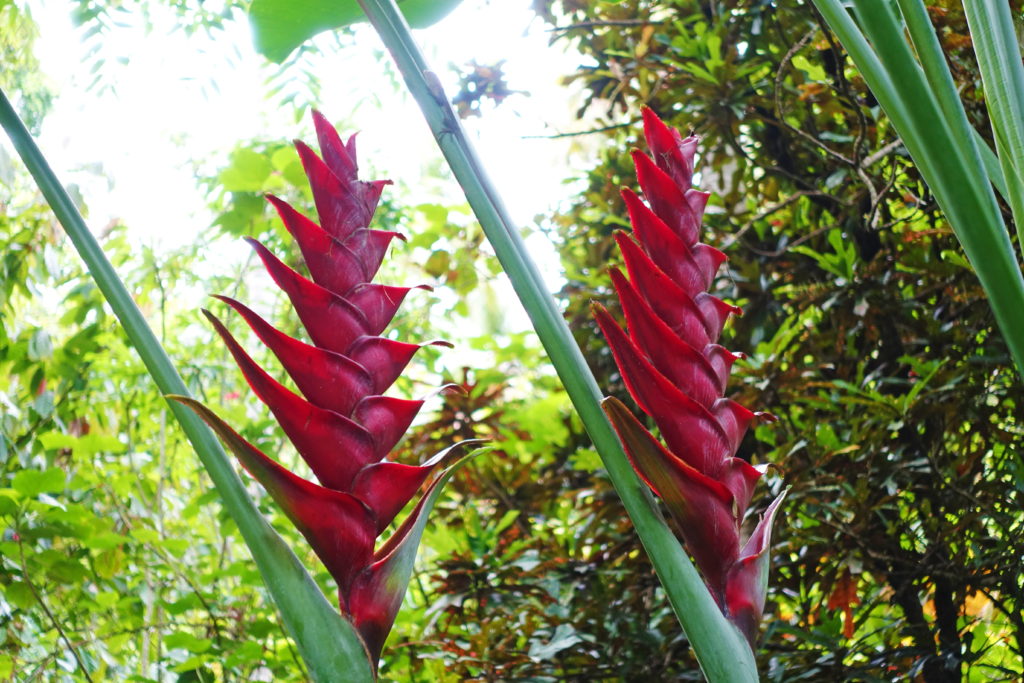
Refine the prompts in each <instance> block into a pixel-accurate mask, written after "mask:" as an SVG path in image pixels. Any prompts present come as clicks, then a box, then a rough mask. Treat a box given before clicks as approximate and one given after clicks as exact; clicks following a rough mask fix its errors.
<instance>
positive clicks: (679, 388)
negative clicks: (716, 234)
mask: <svg viewBox="0 0 1024 683" xmlns="http://www.w3.org/2000/svg"><path fill="white" fill-rule="evenodd" d="M643 117H644V134H645V136H646V138H647V145H648V147H649V148H650V150H651V155H652V156H653V160H652V157H650V156H647V155H646V154H644V153H643V152H640V151H634V152H633V160H634V163H635V164H636V173H637V178H638V180H639V182H640V188H641V189H642V190H643V193H644V196H645V197H646V198H647V202H648V204H649V206H648V204H645V203H644V202H643V201H642V200H641V199H640V198H639V197H638V196H637V195H636V193H634V192H633V191H632V190H629V189H624V190H623V191H622V197H623V199H624V200H625V202H626V207H627V208H628V210H629V219H630V223H631V224H632V226H633V237H630V236H628V235H626V234H625V233H622V232H620V233H616V235H615V241H616V242H617V243H618V245H619V248H620V249H621V250H622V254H623V257H624V259H625V262H626V268H627V269H628V271H629V275H630V279H628V280H627V279H626V278H625V276H623V275H622V272H621V271H620V270H618V269H616V268H613V269H612V270H611V277H612V281H613V282H614V283H615V291H616V292H617V293H618V296H619V302H620V303H621V305H622V309H623V312H624V313H625V316H626V322H627V324H628V326H629V334H627V333H626V332H625V331H623V329H622V328H621V327H620V326H619V324H618V323H617V322H616V321H615V319H614V318H613V317H612V315H611V314H610V313H609V312H608V310H607V309H606V308H604V306H602V305H601V304H595V305H594V317H595V318H596V319H597V323H598V325H599V326H600V327H601V330H602V331H603V332H604V336H605V338H606V339H607V340H608V344H609V346H611V349H612V353H613V354H614V356H615V362H616V364H617V365H618V367H619V372H620V373H621V374H622V378H623V381H624V382H625V383H626V387H627V388H628V389H629V393H630V395H631V396H632V397H633V398H634V400H636V402H637V404H638V405H639V406H640V408H641V409H642V410H643V411H644V412H645V413H647V415H649V416H650V417H651V418H653V420H654V423H655V424H656V425H657V426H658V429H659V431H660V432H661V434H662V436H663V438H664V439H665V441H666V443H667V445H668V448H667V449H666V448H665V447H664V446H662V445H661V444H660V443H658V441H657V439H656V438H655V437H654V435H653V434H651V433H650V432H649V431H648V430H647V428H646V427H644V426H643V424H642V423H641V422H640V421H639V420H638V419H637V418H636V417H635V416H634V415H633V413H631V412H630V411H629V409H628V408H627V407H626V406H625V405H624V404H623V403H622V402H621V401H619V400H618V399H616V398H614V397H610V398H607V399H605V401H604V404H603V406H604V410H605V412H606V413H607V414H608V418H609V419H610V420H611V423H612V425H614V427H615V431H616V432H617V433H618V435H619V439H621V440H622V444H623V445H624V446H625V448H626V453H627V454H628V455H629V458H630V462H631V463H632V464H633V467H634V468H635V469H636V471H637V474H639V475H640V477H641V478H642V479H643V480H644V481H645V482H646V483H647V485H648V486H650V487H651V489H652V490H653V491H654V492H655V493H657V494H658V496H659V497H660V498H661V499H662V500H663V501H665V504H666V507H667V508H668V510H669V512H670V513H671V515H672V519H673V521H674V522H675V524H676V528H677V529H678V531H679V533H680V534H681V535H682V537H683V538H684V539H685V540H686V546H687V548H688V549H689V551H690V554H691V555H692V556H693V558H694V560H695V561H696V563H697V567H698V568H699V569H700V571H701V574H702V575H703V577H704V582H705V583H706V584H707V586H708V589H709V590H710V591H711V595H712V596H714V598H715V602H716V603H717V604H718V606H719V608H721V610H722V612H723V613H724V614H725V616H726V617H728V619H729V620H730V621H731V622H732V623H733V624H735V625H736V627H737V628H738V629H739V630H740V631H741V632H742V633H743V635H744V636H745V637H746V639H747V641H748V642H749V643H750V645H751V647H754V646H755V644H756V641H757V634H758V627H759V624H760V622H761V613H762V611H763V610H764V602H765V597H766V595H767V591H768V567H769V559H768V548H769V544H770V542H771V528H772V523H773V521H774V518H775V512H776V510H777V509H778V507H779V504H780V503H781V502H782V499H783V496H782V495H780V496H779V497H777V498H776V499H775V502H773V503H772V504H771V505H769V506H768V509H767V511H766V512H765V513H764V516H763V517H762V519H761V521H760V522H759V523H758V524H757V526H756V527H755V528H754V530H753V531H752V532H751V533H750V536H749V538H748V539H746V540H745V541H743V542H741V540H740V538H741V531H742V526H743V523H744V517H745V515H746V512H747V506H748V505H749V504H750V499H751V497H752V496H753V493H754V486H755V485H756V484H757V482H758V480H759V479H760V478H761V475H762V474H763V472H764V468H763V466H762V467H761V468H755V467H754V466H752V465H751V464H750V463H748V462H747V461H745V460H743V459H741V458H737V457H736V450H737V449H738V448H739V445H740V442H741V441H742V439H743V435H744V433H745V432H746V431H747V427H748V426H749V425H750V423H751V422H752V421H755V420H758V419H762V420H764V419H768V420H774V419H775V418H774V417H773V416H771V415H769V414H767V413H753V412H751V411H750V410H748V409H747V408H745V407H743V406H742V405H740V404H739V403H737V402H735V401H733V400H731V399H727V398H725V397H724V393H725V386H726V382H727V380H728V378H729V371H730V370H731V369H732V365H733V363H734V362H735V361H736V360H737V359H739V358H740V356H738V355H736V354H734V353H732V352H730V351H728V350H726V349H725V347H723V346H721V345H719V344H718V343H717V342H718V338H719V336H720V335H721V333H722V328H723V327H724V326H725V323H726V321H727V319H728V317H729V315H730V314H734V313H740V312H741V311H740V310H739V309H738V308H736V307H735V306H730V305H728V304H726V303H725V302H723V301H722V300H721V299H719V298H717V297H715V296H712V295H711V294H709V293H708V291H707V290H708V289H709V288H710V287H711V285H712V283H713V282H714V280H715V274H716V273H717V272H718V268H719V266H721V265H722V263H723V261H725V254H723V253H722V252H720V251H719V250H717V249H715V248H714V247H709V246H708V245H706V244H704V243H702V242H700V241H699V240H700V230H701V223H702V220H703V216H704V208H705V206H706V205H707V201H708V197H709V195H708V193H706V192H700V191H698V190H695V189H693V188H692V187H691V186H692V184H693V173H694V155H695V153H696V150H697V138H696V137H694V136H690V137H687V138H686V139H683V138H682V137H681V136H680V135H679V131H677V130H675V129H670V128H669V127H668V126H666V125H665V124H664V123H663V122H662V121H661V119H659V118H658V117H657V115H656V114H655V113H654V112H653V111H651V110H650V109H644V110H643Z"/></svg>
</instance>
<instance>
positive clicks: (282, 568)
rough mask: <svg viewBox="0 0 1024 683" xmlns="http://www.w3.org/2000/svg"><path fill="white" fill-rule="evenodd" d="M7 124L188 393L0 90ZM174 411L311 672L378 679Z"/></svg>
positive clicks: (108, 294) (208, 442)
mask: <svg viewBox="0 0 1024 683" xmlns="http://www.w3.org/2000/svg"><path fill="white" fill-rule="evenodd" d="M0 125H2V126H3V127H4V129H5V130H6V131H7V134H8V135H9V136H10V138H11V142H13V143H14V147H15V149H16V150H17V151H18V154H19V155H20V156H21V158H22V160H23V161H24V162H25V165H26V166H27V167H28V169H29V172H31V173H32V176H33V177H34V178H35V180H36V184H38V186H39V189H40V190H41V191H42V193H43V196H44V197H45V198H46V201H47V202H48V203H49V205H50V208H51V209H53V212H54V214H56V216H57V220H59V221H60V223H61V225H62V226H64V230H65V231H66V232H67V234H68V237H70V238H71V241H72V243H73V244H74V245H75V248H76V249H77V250H78V253H79V254H80V255H81V257H82V260H83V261H85V263H86V265H87V266H88V268H89V272H90V273H91V274H92V277H93V279H94V280H95V281H96V284H97V285H98V286H99V288H100V290H101V291H102V292H103V296H104V297H105V298H106V300H107V302H108V303H109V304H110V307H111V308H112V309H113V311H114V314H115V315H116V316H117V317H118V319H119V320H120V321H121V324H122V325H123V326H124V330H125V333H126V335H127V336H128V339H129V341H130V342H131V343H132V346H134V347H135V348H136V349H137V350H138V352H139V356H141V357H142V361H143V363H145V365H146V369H147V370H148V371H149V374H150V375H152V377H153V380H154V381H155V382H156V384H157V387H159V389H160V391H161V392H162V393H164V394H165V395H169V394H178V395H183V396H187V395H188V389H187V388H186V387H185V383H184V382H183V381H182V380H181V377H180V376H179V375H178V372H177V371H176V370H175V369H174V366H173V365H172V364H171V361H170V359H169V358H168V357H167V354H166V353H165V352H164V350H163V347H161V346H160V342H159V341H157V338H156V336H155V335H154V334H153V331H152V330H151V329H150V328H149V325H148V324H147V323H146V320H145V318H144V317H143V316H142V313H141V312H140V311H139V309H138V307H137V306H136V305H135V302H134V301H133V300H132V298H131V295H130V294H129V293H128V290H126V289H125V287H124V284H123V283H122V282H121V280H120V279H119V278H118V276H117V273H116V272H114V268H113V266H112V265H111V264H110V261H108V260H107V257H106V256H105V255H104V254H103V250H102V248H101V247H100V245H99V244H98V243H97V242H96V239H95V238H94V237H93V235H92V233H91V232H90V231H89V228H88V227H87V226H86V224H85V221H84V220H83V219H82V216H81V214H80V213H79V212H78V209H76V208H75V205H74V203H73V202H72V201H71V198H70V197H69V196H68V194H67V192H65V190H64V187H63V186H62V185H61V184H60V182H59V181H58V180H57V177H56V175H54V173H53V171H52V170H51V169H50V166H49V164H47V162H46V159H45V158H44V157H43V155H42V153H41V152H40V151H39V148H38V147H37V146H36V144H35V142H34V141H33V140H32V137H31V135H30V134H29V132H28V131H27V130H26V129H25V126H24V124H23V123H22V122H21V120H20V119H19V118H18V115H17V113H16V112H15V111H14V108H13V107H12V106H11V104H10V102H9V101H8V100H7V97H6V95H5V94H4V93H3V91H0ZM170 408H171V412H172V413H173V414H174V416H175V417H176V418H177V420H178V422H179V423H181V427H182V429H183V430H184V431H185V435H186V436H187V437H188V439H189V441H191V442H192V445H193V446H194V447H195V449H196V453H197V454H198V455H199V458H200V460H201V461H202V463H203V466H204V467H206V471H207V472H208V473H209V475H210V479H212V480H213V483H214V485H215V486H216V487H217V492H218V493H220V496H221V500H223V502H224V507H225V508H227V510H228V512H229V513H230V514H231V517H232V518H233V519H234V520H235V523H236V524H237V525H238V529H239V531H240V532H241V533H242V537H243V538H244V539H245V542H246V544H248V546H249V549H250V551H251V552H252V555H253V558H254V559H255V560H256V566H257V567H259V570H260V573H261V574H262V576H263V581H264V582H265V583H266V585H267V588H268V589H269V590H270V594H271V596H273V598H274V601H275V602H276V603H277V606H278V609H280V610H281V616H282V617H283V619H284V623H285V626H286V627H287V629H288V632H289V633H290V634H291V635H292V637H293V638H294V639H295V642H296V644H297V646H298V648H299V652H300V654H301V655H302V658H303V659H304V660H305V662H306V664H307V666H308V667H309V673H310V675H311V676H312V677H313V679H314V680H316V681H320V682H322V683H326V682H328V681H330V682H331V683H333V682H335V681H338V682H342V681H345V682H349V681H350V682H352V683H368V682H370V681H372V680H373V679H374V676H373V672H372V671H371V669H370V664H369V660H368V658H367V656H366V652H365V651H364V649H363V646H362V643H361V641H360V639H359V637H358V635H356V632H355V629H353V627H352V625H351V624H350V623H349V622H348V621H346V620H345V619H344V618H343V617H342V616H341V615H340V614H339V613H338V612H337V610H335V608H334V606H333V605H331V604H330V603H329V602H328V601H327V599H326V598H325V597H324V595H323V593H322V592H321V591H320V589H319V587H318V586H317V585H316V583H315V582H314V581H313V579H312V578H311V577H310V576H309V574H308V573H307V572H306V570H305V569H304V568H303V566H302V564H301V563H300V562H299V560H298V558H296V557H295V555H294V554H293V553H292V551H291V550H290V549H289V548H288V546H287V545H286V544H285V542H284V540H283V539H282V538H281V537H280V536H279V535H278V534H277V532H276V531H274V530H273V528H271V526H270V525H269V524H267V522H266V520H264V519H263V516H262V515H260V513H259V511H258V510H257V509H256V506H255V505H254V504H253V502H252V500H251V499H250V498H249V496H248V495H247V494H246V492H245V488H244V487H243V486H242V482H241V480H240V479H239V478H238V475H236V474H235V470H234V469H233V468H232V467H231V464H230V462H229V460H228V458H227V456H226V455H225V453H224V451H223V449H222V448H221V446H220V442H218V441H217V439H216V437H215V436H214V435H213V434H212V432H211V431H210V429H209V428H208V427H207V426H206V425H205V424H204V423H203V421H202V420H200V419H199V417H198V416H197V415H196V414H195V413H193V412H192V411H191V410H189V409H188V408H186V407H184V406H183V405H180V404H178V403H175V402H170Z"/></svg>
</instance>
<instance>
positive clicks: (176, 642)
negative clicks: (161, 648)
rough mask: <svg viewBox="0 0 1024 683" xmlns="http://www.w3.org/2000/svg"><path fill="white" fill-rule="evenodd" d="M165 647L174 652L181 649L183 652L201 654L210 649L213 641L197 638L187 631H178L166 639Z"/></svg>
mask: <svg viewBox="0 0 1024 683" xmlns="http://www.w3.org/2000/svg"><path fill="white" fill-rule="evenodd" d="M164 645H166V646H167V647H168V648H170V649H172V650H173V649H175V648H181V649H182V650H188V651H189V652H195V653H196V654H201V653H203V652H206V651H207V650H209V649H210V647H211V646H212V645H213V641H211V640H210V639H209V638H196V637H195V636H194V635H192V634H191V633H188V632H186V631H177V632H176V633H172V634H170V635H169V636H167V637H165V638H164Z"/></svg>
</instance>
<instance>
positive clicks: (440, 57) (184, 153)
mask: <svg viewBox="0 0 1024 683" xmlns="http://www.w3.org/2000/svg"><path fill="white" fill-rule="evenodd" d="M27 4H28V6H29V7H30V10H31V12H32V15H33V17H34V18H35V20H36V21H37V23H38V24H39V26H40V30H41V34H42V35H41V38H40V40H39V42H38V44H37V53H38V55H39V57H40V59H41V61H42V66H43V69H44V71H45V72H46V73H47V74H48V76H49V77H50V78H51V79H52V81H53V83H54V85H55V88H56V90H57V92H58V93H59V99H58V100H57V102H56V103H55V106H54V108H53V111H52V114H51V115H50V116H49V117H48V118H47V119H46V121H45V124H44V128H43V132H42V136H41V141H40V142H41V146H42V148H43V151H44V153H45V154H47V156H48V157H49V158H50V160H51V163H52V164H53V165H54V167H55V168H56V170H57V172H58V174H59V175H60V176H61V178H62V179H63V180H64V181H65V182H66V183H67V182H75V183H78V184H79V185H80V186H81V188H82V193H83V195H84V196H85V198H86V201H87V203H88V205H89V207H90V211H91V213H90V215H89V223H90V225H91V227H92V228H93V230H94V231H97V230H99V229H101V228H102V227H103V226H104V225H105V224H107V223H108V222H109V221H110V220H111V219H113V218H115V217H120V218H122V219H123V220H124V221H125V223H126V224H127V225H128V226H129V228H130V230H131V233H132V234H133V235H134V236H136V237H137V238H138V239H140V240H142V241H147V242H152V243H154V244H164V245H168V246H170V245H176V244H182V243H186V242H188V241H189V240H190V239H192V238H193V237H194V236H195V235H196V234H197V233H198V232H199V231H201V230H202V229H203V228H204V227H205V226H206V225H208V224H209V222H210V216H209V215H208V214H207V213H206V212H205V209H204V206H203V202H202V198H201V195H200V193H199V191H198V190H197V189H196V187H195V182H194V178H193V169H192V165H191V164H192V163H193V161H194V160H204V161H206V162H207V163H210V164H212V167H214V168H215V167H217V166H219V165H221V164H223V163H224V162H225V161H226V159H227V153H228V152H229V151H230V149H231V148H232V147H233V146H234V144H235V143H236V142H237V141H240V140H246V139H249V138H253V137H265V138H281V137H284V138H291V137H298V136H302V137H305V138H307V139H309V138H310V137H311V135H310V134H309V132H308V129H309V122H308V116H307V117H303V120H302V121H301V122H300V123H296V122H295V112H294V111H293V110H290V109H281V108H279V107H277V106H276V105H275V104H274V102H273V101H272V100H271V101H269V102H268V101H267V99H266V97H265V93H266V92H267V86H266V80H267V78H268V76H269V75H271V74H273V73H274V68H273V67H268V66H266V65H265V64H264V62H263V59H262V57H260V56H258V55H257V54H256V53H255V52H254V50H253V47H252V44H251V40H250V37H249V32H248V25H247V23H246V22H244V21H242V22H236V23H234V24H233V25H231V26H230V27H229V29H228V30H227V32H224V33H218V34H217V39H216V40H215V41H211V40H210V39H208V38H206V37H205V36H203V35H201V34H200V35H195V36H192V37H188V36H186V35H185V34H184V32H181V31H179V32H177V33H174V32H172V29H173V26H174V17H173V14H172V12H171V11H169V10H166V9H164V8H163V7H161V6H159V5H160V3H150V4H151V5H153V6H154V7H153V8H152V12H151V14H150V16H149V21H150V22H152V24H153V25H154V26H155V28H154V29H153V30H152V31H151V32H149V33H148V34H147V33H146V32H145V31H144V30H143V29H142V27H141V22H142V19H141V18H140V17H139V16H133V15H131V14H126V15H124V16H123V20H124V23H125V25H124V26H123V27H118V28H114V29H112V30H111V31H110V32H109V33H107V34H106V36H105V38H104V40H103V44H102V46H101V48H100V49H101V52H102V54H104V55H105V56H106V57H107V63H106V66H105V67H104V69H105V72H104V73H105V78H106V80H107V82H110V83H113V84H115V85H116V92H110V91H105V92H98V91H97V90H96V89H93V90H87V89H86V86H87V85H88V84H89V83H90V81H91V80H92V79H93V78H94V74H92V73H90V72H89V69H88V67H89V66H91V64H92V63H93V62H94V59H93V58H91V57H88V56H87V55H86V52H87V50H88V49H89V48H90V47H93V46H94V44H95V42H94V43H88V42H86V43H85V44H83V43H82V41H81V39H80V35H79V34H80V32H79V31H78V30H76V29H75V28H74V27H73V26H72V24H71V20H70V13H71V4H70V3H69V2H66V1H65V0H38V1H35V2H28V3H27ZM210 4H212V3H211V2H209V0H208V2H207V5H210ZM130 5H131V3H129V6H130ZM529 5H530V3H529V2H528V0H520V1H519V2H508V1H502V2H484V1H483V0H466V1H465V2H464V3H463V4H462V5H461V6H460V7H459V8H458V9H457V10H456V11H455V12H453V13H452V14H451V15H450V16H449V17H447V18H446V19H444V20H443V21H442V22H440V23H439V24H437V25H435V26H434V27H431V28H429V29H426V30H423V31H419V32H417V39H418V40H419V41H420V43H421V46H422V47H423V48H424V50H425V51H426V53H427V57H428V60H429V61H430V62H431V63H432V65H433V66H434V69H435V70H436V71H437V72H439V74H440V75H441V77H442V80H444V81H445V85H446V88H447V89H448V94H449V96H451V95H453V94H454V93H455V92H456V83H455V81H456V79H455V76H454V74H452V73H451V71H450V69H449V68H448V67H449V65H451V64H454V65H459V66H461V65H464V64H465V63H467V62H469V61H470V60H472V59H476V60H477V61H478V62H479V63H482V64H487V63H492V62H495V61H497V60H501V59H505V60H507V61H506V62H505V72H506V75H507V79H508V82H509V86H510V87H511V88H512V89H513V90H523V91H527V92H529V93H530V95H529V96H520V95H517V96H513V97H511V98H509V99H508V100H507V101H506V103H505V104H504V105H502V106H501V107H499V108H497V109H494V110H491V111H488V112H487V113H486V114H485V116H484V117H483V118H482V119H472V120H470V121H468V122H467V123H466V125H467V127H468V128H469V130H470V134H471V137H472V138H473V139H474V140H475V141H476V144H477V146H478V150H479V151H480V153H481V155H482V157H483V158H484V160H485V164H486V165H487V168H488V171H489V173H490V175H491V176H492V178H493V179H494V180H495V182H496V183H497V185H498V187H499V188H500V190H501V192H502V194H503V196H504V197H505V201H506V204H507V205H508V206H509V207H510V210H511V211H512V212H513V215H514V218H515V219H516V221H517V222H518V223H519V225H520V226H529V225H530V224H531V223H532V221H533V217H534V216H535V215H537V214H540V213H544V212H546V211H548V210H549V209H550V208H551V207H552V206H553V205H555V204H556V203H557V202H559V201H562V200H564V199H565V198H566V197H567V196H568V195H569V194H570V189H569V188H567V187H566V186H565V185H564V179H565V178H566V177H567V176H570V175H572V171H571V170H570V169H569V166H568V163H569V156H570V155H569V150H570V146H572V145H576V146H577V147H578V145H579V139H576V138H561V139H537V138H533V137H530V136H544V135H551V134H553V133H559V132H566V131H572V130H579V129H581V128H582V127H585V126H586V125H587V124H586V123H585V122H578V121H575V120H574V119H573V112H574V111H575V109H576V108H577V106H578V104H577V102H576V97H577V95H574V91H570V90H569V89H567V88H566V87H564V86H562V85H560V84H559V83H558V79H559V78H560V77H561V76H562V75H564V74H566V73H569V72H571V71H572V70H573V68H574V67H575V66H577V65H578V63H579V57H578V55H572V54H566V53H565V52H564V51H563V50H562V48H551V47H549V46H548V44H547V43H548V39H549V37H550V36H549V34H548V33H547V32H546V30H545V26H544V25H543V24H542V23H541V22H540V21H539V20H537V19H536V18H535V17H534V15H533V13H532V11H531V10H530V8H529ZM381 59H382V55H381V48H380V43H379V42H378V39H377V38H376V36H375V35H373V34H372V33H370V29H369V28H368V27H363V29H362V30H361V31H360V34H359V40H357V44H356V46H355V47H353V48H351V49H347V50H346V51H345V52H344V54H342V55H333V56H332V57H330V58H329V59H320V60H318V61H317V62H316V72H317V73H318V74H320V75H321V79H322V81H323V98H322V101H321V102H319V104H318V106H319V107H320V108H321V110H322V111H324V112H325V113H326V114H327V116H328V118H331V119H333V120H340V119H344V118H346V117H347V118H348V119H349V120H351V122H352V124H353V127H354V129H356V130H360V131H361V133H360V153H361V156H363V158H372V159H373V165H374V167H376V168H377V169H380V170H381V171H382V172H383V173H384V174H385V175H387V176H389V177H391V178H393V179H396V180H400V181H404V182H405V183H406V184H407V185H408V186H409V187H410V188H412V189H413V193H414V196H413V197H410V198H409V201H410V202H429V201H436V200H438V199H439V197H438V196H437V194H438V192H440V191H443V192H445V193H446V194H447V196H446V197H441V199H442V200H449V201H451V200H453V199H455V198H456V195H455V194H454V193H455V192H457V188H456V187H455V186H454V184H450V185H448V186H447V187H446V188H438V187H436V186H431V185H430V184H426V185H424V184H422V183H419V182H417V181H418V180H419V178H420V176H421V173H422V172H423V169H424V168H425V167H427V166H428V165H431V164H434V165H436V164H437V159H438V156H439V153H438V152H437V150H436V147H435V145H434V142H433V139H432V137H431V136H430V134H429V132H428V130H427V128H426V125H425V123H424V122H423V120H422V117H421V115H420V113H419V111H418V109H417V108H416V107H415V104H414V103H413V102H412V100H411V98H408V97H407V96H404V95H399V94H396V93H394V92H393V90H394V88H393V87H392V86H391V85H390V82H391V81H390V76H389V74H388V71H387V70H386V69H385V66H384V64H383V63H382V62H381V61H380V60H381ZM381 84H383V85H381ZM214 86H215V87H214ZM343 133H344V131H343ZM576 156H577V158H579V154H577V155H576ZM97 163H102V168H101V169H99V168H98V167H97V166H96V164H97ZM578 163H581V162H578ZM578 167H579V168H585V166H584V165H582V164H581V165H578ZM97 170H99V171H100V172H99V173H97ZM543 242H544V241H543V238H540V237H539V236H534V237H533V238H531V240H530V244H531V249H532V250H533V251H534V253H535V254H536V257H537V258H538V259H539V260H540V261H541V262H542V267H543V269H544V270H545V271H546V272H548V273H550V274H551V275H549V278H548V279H549V284H550V286H551V287H552V288H556V287H557V286H558V280H557V276H555V275H554V273H556V272H557V269H558V267H557V260H556V259H555V258H554V254H553V250H552V249H550V247H549V246H547V245H546V244H544V243H543Z"/></svg>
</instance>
